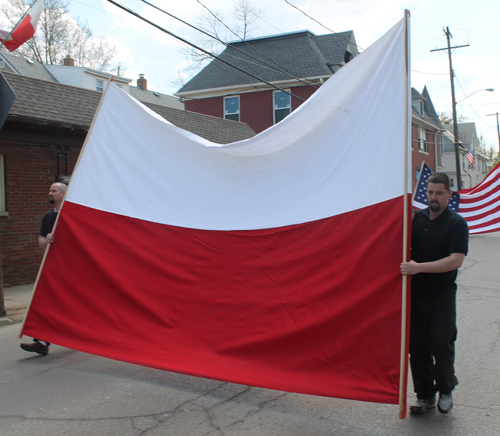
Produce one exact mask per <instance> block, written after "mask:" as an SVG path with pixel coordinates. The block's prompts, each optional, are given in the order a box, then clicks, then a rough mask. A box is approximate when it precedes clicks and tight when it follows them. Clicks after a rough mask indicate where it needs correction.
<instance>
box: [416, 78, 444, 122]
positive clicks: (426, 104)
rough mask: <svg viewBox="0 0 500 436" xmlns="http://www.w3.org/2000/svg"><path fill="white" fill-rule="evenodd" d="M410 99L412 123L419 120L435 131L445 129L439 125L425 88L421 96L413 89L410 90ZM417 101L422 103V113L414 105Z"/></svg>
mask: <svg viewBox="0 0 500 436" xmlns="http://www.w3.org/2000/svg"><path fill="white" fill-rule="evenodd" d="M411 99H412V118H413V120H414V121H415V120H418V119H420V120H422V121H424V122H425V123H427V124H430V125H432V126H434V128H435V129H436V131H438V130H444V129H445V127H444V126H443V124H442V123H441V120H440V119H439V116H438V114H437V112H436V109H435V108H434V105H433V104H432V100H431V97H430V95H429V92H428V91H427V87H424V90H423V91H422V94H421V93H420V92H418V91H417V90H416V89H415V88H411ZM419 100H420V101H422V102H423V109H424V112H423V113H420V112H419V110H417V108H416V106H415V104H414V102H415V101H419Z"/></svg>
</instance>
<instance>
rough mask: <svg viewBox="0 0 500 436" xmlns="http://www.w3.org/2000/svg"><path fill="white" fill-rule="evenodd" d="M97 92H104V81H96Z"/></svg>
mask: <svg viewBox="0 0 500 436" xmlns="http://www.w3.org/2000/svg"><path fill="white" fill-rule="evenodd" d="M95 90H96V91H99V92H102V91H103V90H104V81H103V80H102V79H96V80H95Z"/></svg>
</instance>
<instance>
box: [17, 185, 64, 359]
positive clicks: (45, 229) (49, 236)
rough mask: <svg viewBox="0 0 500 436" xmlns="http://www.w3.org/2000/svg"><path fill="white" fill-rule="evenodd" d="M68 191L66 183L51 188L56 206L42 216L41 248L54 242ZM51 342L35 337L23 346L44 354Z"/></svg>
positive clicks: (39, 241)
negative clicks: (57, 220)
mask: <svg viewBox="0 0 500 436" xmlns="http://www.w3.org/2000/svg"><path fill="white" fill-rule="evenodd" d="M65 192H66V185H65V184H64V183H53V184H52V185H51V186H50V190H49V203H50V204H52V205H54V207H53V208H52V209H51V210H49V211H48V212H47V213H46V214H45V215H44V216H43V218H42V226H41V228H40V234H39V235H38V245H39V246H40V247H41V248H45V247H47V244H52V243H53V242H54V234H53V233H52V229H53V227H54V224H55V222H56V219H57V214H58V213H59V210H60V209H61V204H62V202H63V199H64V194H65ZM49 345H50V343H48V342H45V341H41V340H39V339H33V342H32V343H28V344H21V348H22V349H23V350H25V351H30V352H34V353H38V354H42V355H46V354H48V353H49Z"/></svg>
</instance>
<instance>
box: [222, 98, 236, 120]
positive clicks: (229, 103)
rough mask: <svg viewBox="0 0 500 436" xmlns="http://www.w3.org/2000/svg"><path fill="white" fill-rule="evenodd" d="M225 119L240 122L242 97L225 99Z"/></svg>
mask: <svg viewBox="0 0 500 436" xmlns="http://www.w3.org/2000/svg"><path fill="white" fill-rule="evenodd" d="M224 118H225V119H226V120H233V121H240V96H239V95H233V96H231V97H224Z"/></svg>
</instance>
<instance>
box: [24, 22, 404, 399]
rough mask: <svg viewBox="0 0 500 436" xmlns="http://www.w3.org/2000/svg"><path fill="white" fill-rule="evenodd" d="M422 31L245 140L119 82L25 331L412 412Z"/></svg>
mask: <svg viewBox="0 0 500 436" xmlns="http://www.w3.org/2000/svg"><path fill="white" fill-rule="evenodd" d="M407 20H409V16H407V17H405V18H404V19H403V20H402V21H401V22H400V23H398V24H397V25H396V26H394V27H393V28H392V29H391V30H390V31H389V32H388V33H387V34H386V35H384V36H383V37H382V38H381V39H380V40H379V41H377V42H376V43H375V44H374V45H373V46H372V47H370V48H369V49H367V50H366V51H364V52H363V53H362V54H361V55H359V56H357V57H355V58H354V59H353V60H352V61H351V62H349V63H348V64H347V65H346V66H344V67H343V68H341V69H340V70H339V71H338V72H336V73H335V74H334V75H333V77H332V78H331V79H329V80H328V81H327V82H326V83H325V84H324V85H323V86H322V87H321V88H320V89H319V90H318V91H317V92H316V93H315V94H314V95H313V96H312V97H311V98H310V99H309V100H308V101H307V102H305V103H304V104H302V105H301V106H300V107H299V108H298V109H297V110H296V111H294V112H292V114H290V115H289V116H288V117H287V118H285V119H284V120H283V121H281V122H280V123H279V124H276V125H275V126H273V127H271V128H270V129H268V130H266V131H264V132H262V133H261V134H259V135H257V136H255V137H253V138H251V139H248V140H245V141H241V142H237V143H232V144H227V145H218V144H213V143H210V142H208V141H206V140H204V139H202V138H200V137H198V136H196V135H194V134H192V133H189V132H187V131H184V130H182V129H179V128H177V127H175V126H173V125H171V124H170V123H169V122H167V121H165V120H164V119H163V118H161V117H160V116H158V115H157V114H155V113H154V112H152V111H151V110H150V109H148V108H146V107H145V106H143V105H142V104H141V103H139V102H137V101H135V100H134V99H133V98H132V97H130V96H129V95H128V94H126V93H125V92H123V91H122V90H120V89H119V88H118V87H116V86H114V85H113V84H111V85H110V86H109V87H108V90H107V92H106V93H105V95H104V96H103V100H102V103H101V106H100V108H99V110H98V113H97V115H96V118H95V120H94V123H93V126H92V128H91V131H90V132H89V135H88V138H87V141H86V144H85V146H84V149H83V151H82V154H81V156H80V159H79V163H78V165H77V168H76V169H75V171H74V174H73V176H72V181H71V184H70V187H69V189H68V191H67V193H66V199H65V202H64V204H63V207H62V210H61V212H60V214H59V218H58V222H57V228H56V230H55V233H56V243H54V244H52V245H51V246H50V248H49V250H48V252H47V254H46V259H45V263H44V265H43V268H42V269H41V272H40V275H39V279H38V281H37V284H36V287H35V293H34V297H33V301H32V304H31V306H30V310H29V312H28V314H27V317H26V319H25V324H24V326H23V330H22V334H25V335H30V336H34V337H38V338H41V339H43V340H47V341H50V342H52V343H56V344H60V345H63V346H65V347H69V348H73V349H76V350H81V351H85V352H88V353H92V354H96V355H100V356H105V357H109V358H112V359H117V360H122V361H126V362H132V363H136V364H140V365H145V366H150V367H154V368H160V369H164V370H168V371H174V372H179V373H184V374H191V375H196V376H202V377H208V378H212V379H217V380H225V381H230V382H235V383H242V384H247V385H252V386H260V387H266V388H271V389H278V390H285V391H290V392H299V393H308V394H314V395H324V396H332V397H339V398H349V399H356V400H363V401H372V402H384V403H392V404H397V403H398V402H399V401H400V388H401V389H404V392H405V389H406V379H405V378H404V377H403V382H401V374H402V370H401V362H402V361H406V354H404V351H405V347H406V342H405V341H404V340H405V338H406V335H405V333H404V326H405V323H406V322H405V317H404V314H405V313H406V310H407V308H406V307H405V305H404V304H403V301H404V298H403V296H402V289H404V288H403V277H402V276H401V273H400V269H399V265H400V263H401V261H402V258H403V251H404V247H405V245H404V238H405V237H407V236H408V235H407V234H406V235H405V234H404V233H405V232H404V222H405V221H407V220H408V217H409V211H408V210H405V206H404V205H405V200H406V199H408V196H409V192H408V188H407V186H410V184H409V176H408V174H410V172H409V168H410V166H409V162H407V156H408V154H409V151H410V148H409V147H410V137H409V136H410V132H411V129H410V125H411V124H410V120H411V119H410V113H411V112H410V106H409V102H410V98H409V97H410V94H409V92H410V91H409V90H410V87H409V68H408V62H407V60H408V53H407V46H408V40H407V38H406V31H407V26H406V21H407ZM374 138H376V139H377V140H376V142H375V143H374ZM402 337H403V343H402ZM402 352H403V358H402V357H401V355H402ZM403 396H404V397H405V395H403Z"/></svg>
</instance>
